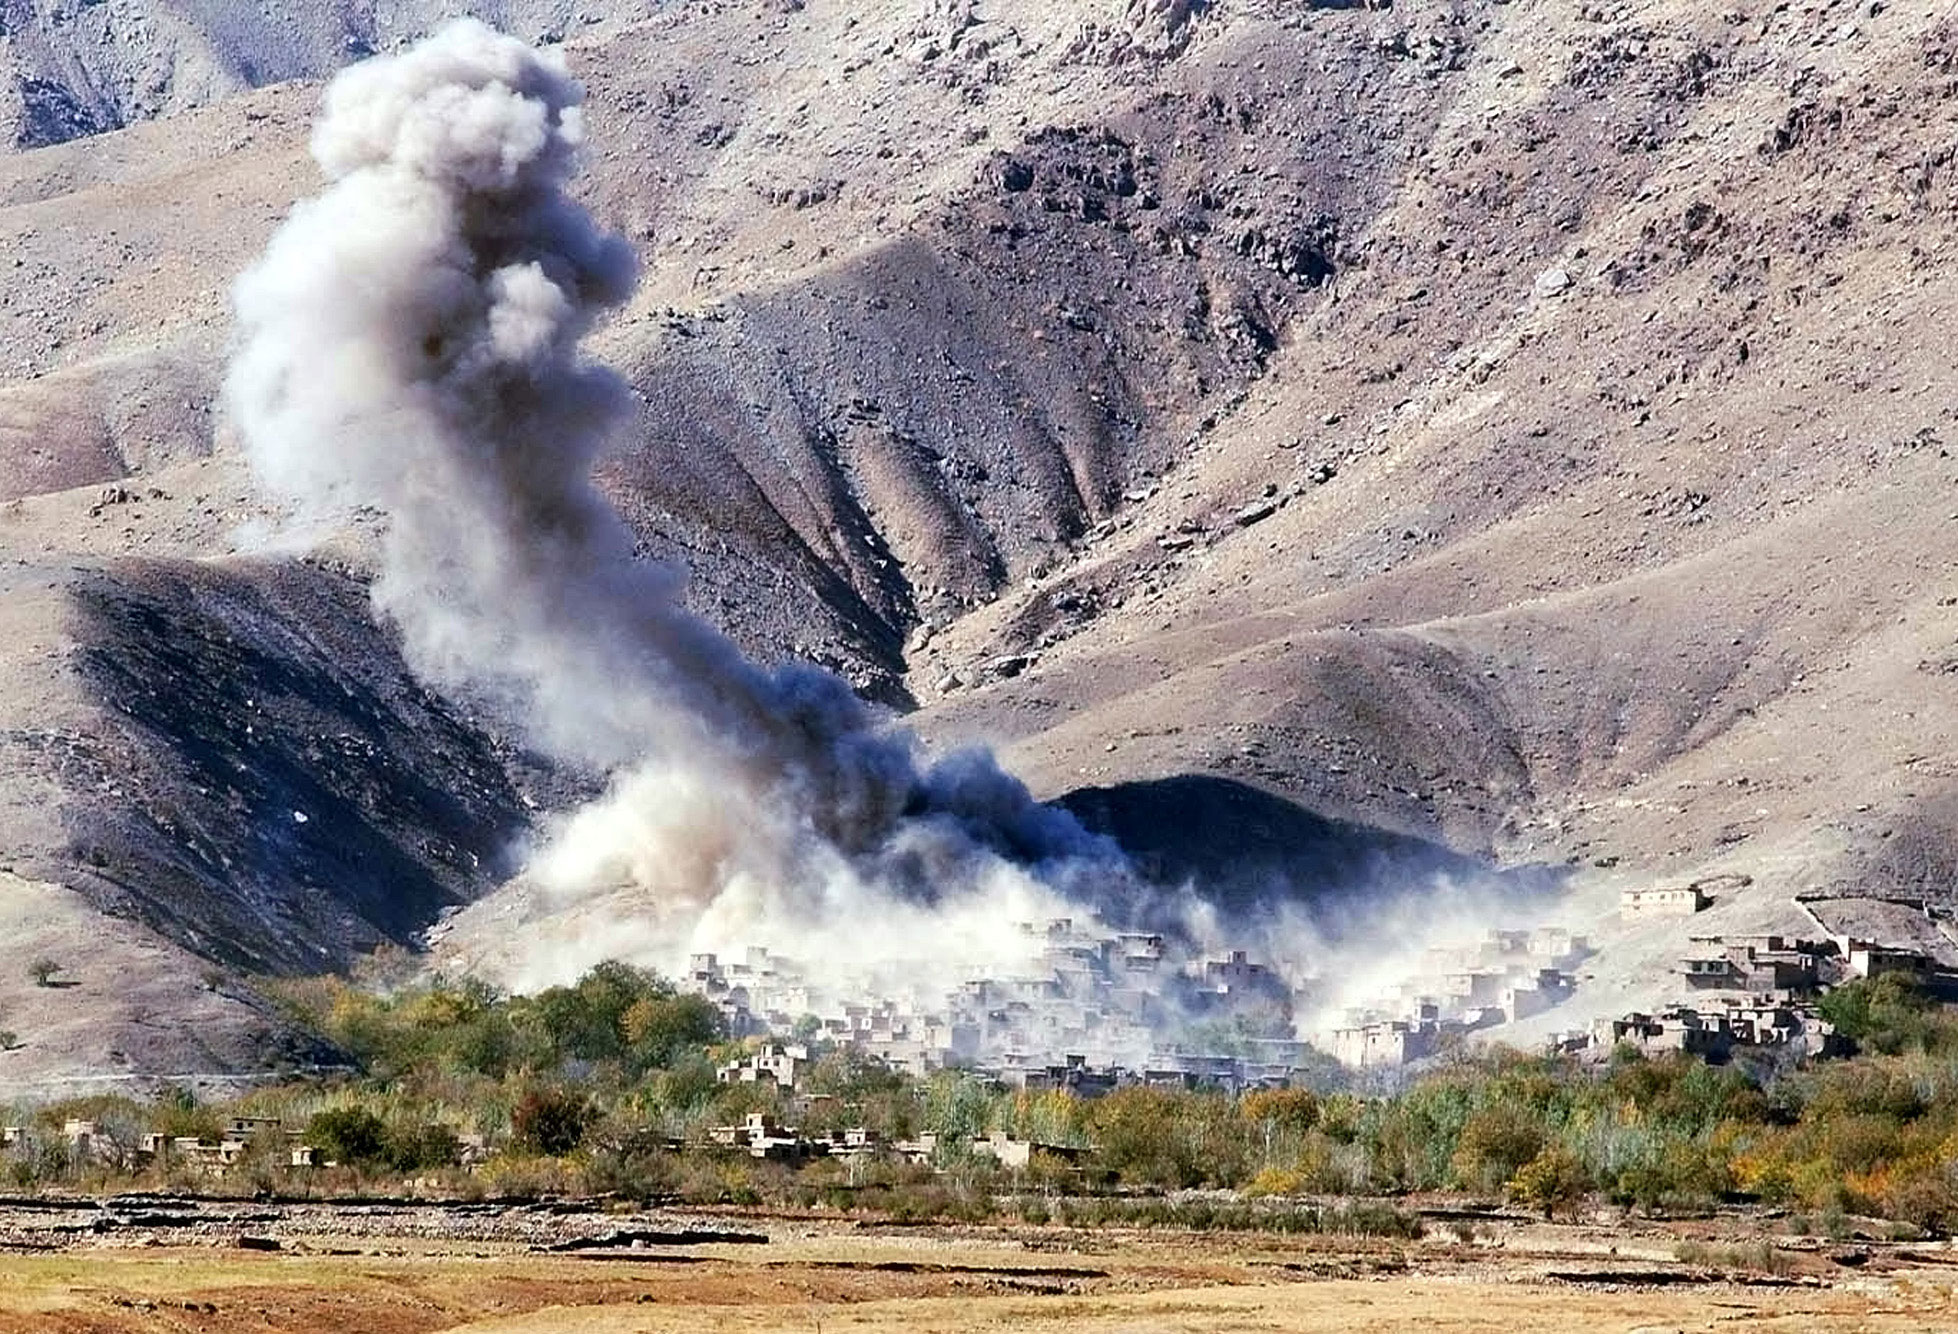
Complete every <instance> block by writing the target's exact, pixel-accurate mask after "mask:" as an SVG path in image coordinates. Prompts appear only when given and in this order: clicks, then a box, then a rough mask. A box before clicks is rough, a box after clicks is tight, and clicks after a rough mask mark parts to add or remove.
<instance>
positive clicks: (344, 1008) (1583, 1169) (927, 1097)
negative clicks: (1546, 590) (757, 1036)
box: [16, 964, 1958, 1229]
mask: <svg viewBox="0 0 1958 1334" xmlns="http://www.w3.org/2000/svg"><path fill="white" fill-rule="evenodd" d="M287 1001H288V1003H289V1004H290V1005H292V1006H293V1008H294V1010H295V1012H296V1013H300V1014H302V1015H304V1016H306V1017H308V1018H309V1019H310V1020H311V1021H312V1022H314V1023H316V1024H317V1025H318V1026H319V1028H320V1029H321V1031H322V1032H323V1034H325V1035H326V1036H328V1037H330V1038H331V1039H332V1040H333V1041H334V1042H335V1043H337V1044H338V1045H339V1046H340V1047H341V1048H342V1049H343V1050H345V1051H347V1052H348V1053H349V1054H350V1055H351V1057H352V1058H353V1060H354V1062H355V1063H356V1069H355V1070H353V1071H350V1072H349V1073H348V1074H347V1075H346V1076H345V1077H343V1078H339V1079H336V1080H318V1079H312V1080H307V1081H301V1082H294V1083H291V1084H286V1085H281V1086H278V1087H275V1088H268V1089H263V1090H260V1091H258V1092H255V1093H253V1094H251V1095H250V1096H248V1097H246V1098H244V1099H242V1100H240V1101H239V1102H237V1103H235V1104H232V1105H228V1106H225V1107H222V1108H220V1107H211V1106H203V1105H199V1104H198V1103H196V1102H195V1100H192V1099H188V1098H186V1097H183V1096H176V1097H172V1098H167V1099H164V1100H162V1101H161V1102H158V1103H156V1104H151V1105H147V1106H144V1105H138V1104H134V1103H129V1102H126V1101H121V1100H114V1099H94V1100H85V1101H81V1102H74V1103H68V1104H62V1105H59V1106H56V1107H50V1108H44V1109H41V1111H40V1112H39V1114H38V1115H39V1119H40V1121H41V1123H42V1124H44V1125H45V1126H48V1127H53V1126H56V1125H58V1124H60V1123H61V1121H62V1120H64V1119H66V1118H69V1117H88V1118H91V1119H96V1120H98V1121H103V1122H105V1123H113V1124H116V1125H119V1126H122V1127H124V1128H125V1129H126V1130H127V1131H128V1132H129V1133H133V1132H134V1131H135V1130H136V1129H137V1128H139V1127H152V1128H154V1129H155V1130H158V1131H161V1132H163V1133H168V1134H190V1135H205V1136H214V1135H215V1134H216V1130H217V1126H218V1123H219V1114H220V1113H224V1114H230V1115H239V1114H242V1115H257V1116H277V1117H279V1118H280V1119H281V1120H282V1121H283V1123H284V1124H285V1125H286V1126H289V1127H303V1128H304V1137H305V1139H306V1141H307V1142H308V1143H311V1144H312V1145H314V1146H315V1148H316V1150H317V1151H318V1156H319V1157H320V1158H322V1159H328V1160H331V1161H333V1162H336V1163H338V1164H341V1165H342V1170H343V1171H344V1172H351V1173H354V1174H355V1175H356V1176H357V1177H359V1178H365V1179H371V1178H375V1177H386V1176H388V1175H394V1176H411V1175H415V1174H423V1173H428V1172H431V1171H436V1172H439V1171H443V1170H454V1169H455V1168H456V1165H457V1163H458V1160H459V1150H460V1145H461V1143H462V1137H464V1136H468V1137H471V1138H480V1139H481V1140H482V1141H484V1142H485V1143H486V1144H487V1145H488V1146H489V1148H488V1152H490V1153H491V1154H492V1155H493V1156H492V1157H491V1159H490V1161H489V1162H488V1163H487V1164H485V1165H484V1166H483V1167H482V1168H481V1169H480V1170H479V1171H478V1172H476V1173H474V1174H473V1177H474V1179H475V1180H477V1181H478V1182H480V1181H483V1180H487V1181H489V1182H492V1183H494V1184H497V1185H499V1186H500V1187H509V1188H512V1189H520V1188H525V1187H526V1186H531V1187H535V1188H539V1189H602V1190H628V1191H631V1190H638V1191H640V1192H641V1193H659V1192H662V1191H679V1192H680V1193H689V1192H691V1193H694V1194H703V1195H705V1196H706V1197H709V1198H712V1197H715V1196H716V1194H717V1192H718V1193H721V1194H728V1195H729V1196H730V1197H735V1196H739V1195H740V1194H741V1193H742V1192H743V1191H746V1190H749V1189H750V1188H751V1185H750V1184H747V1183H750V1178H751V1177H752V1176H753V1174H754V1171H755V1170H758V1169H751V1168H749V1167H746V1166H739V1165H732V1166H731V1165H729V1164H728V1163H726V1162H725V1161H719V1160H715V1159H714V1155H713V1154H711V1153H703V1154H702V1155H701V1157H702V1158H703V1159H704V1160H713V1161H707V1162H706V1165H704V1166H703V1165H700V1164H693V1165H689V1164H687V1163H684V1162H676V1161H674V1159H675V1155H673V1154H672V1153H670V1152H669V1150H668V1146H669V1145H670V1144H671V1143H673V1142H674V1141H681V1142H687V1143H693V1144H702V1143H704V1141H705V1140H706V1133H705V1132H706V1131H707V1130H708V1129H709V1128H710V1127H713V1126H719V1125H726V1124H731V1123H735V1122H738V1121H739V1120H740V1119H741V1118H742V1117H743V1116H745V1115H746V1114H747V1113H749V1112H754V1111H761V1112H767V1113H771V1114H773V1115H775V1116H776V1117H778V1118H781V1119H784V1120H788V1119H790V1118H794V1119H796V1120H799V1121H800V1123H801V1125H802V1128H803V1129H804V1131H805V1132H806V1133H810V1134H820V1133H823V1132H827V1131H833V1130H840V1129H843V1128H845V1127H849V1126H861V1127H864V1128H866V1129H868V1130H869V1131H870V1132H872V1134H873V1136H875V1137H877V1138H880V1139H882V1140H884V1141H886V1142H889V1141H895V1140H900V1139H910V1138H913V1137H915V1136H917V1135H919V1134H920V1133H921V1132H925V1131H931V1132H935V1133H936V1134H937V1135H938V1136H939V1138H940V1145H941V1147H940V1149H939V1162H938V1167H939V1168H940V1169H941V1172H942V1171H943V1170H952V1171H955V1172H957V1173H960V1174H961V1177H960V1179H961V1180H967V1181H978V1182H981V1183H982V1184H983V1183H986V1182H990V1183H991V1184H990V1185H987V1186H986V1188H987V1189H994V1188H997V1189H1002V1190H1006V1189H1016V1190H1017V1189H1026V1188H1029V1187H1038V1188H1042V1189H1047V1190H1060V1189H1063V1188H1080V1187H1082V1186H1084V1185H1087V1184H1091V1183H1092V1184H1100V1185H1114V1186H1117V1187H1120V1188H1124V1189H1127V1190H1131V1191H1143V1192H1147V1191H1169V1190H1179V1189H1184V1188H1190V1187H1211V1188H1224V1189H1233V1190H1237V1191H1240V1192H1242V1193H1244V1194H1246V1195H1248V1196H1258V1197H1288V1196H1308V1195H1381V1194H1392V1193H1400V1192H1413V1191H1457V1192H1466V1193H1471V1194H1474V1195H1477V1196H1482V1197H1492V1196H1497V1195H1501V1194H1505V1193H1506V1194H1508V1195H1509V1196H1511V1197H1513V1198H1516V1199H1519V1200H1522V1201H1525V1202H1527V1203H1529V1204H1531V1205H1534V1206H1536V1207H1539V1208H1542V1209H1544V1210H1546V1211H1555V1210H1557V1209H1559V1208H1562V1207H1565V1206H1567V1205H1569V1204H1571V1203H1573V1202H1575V1201H1577V1200H1580V1199H1582V1198H1585V1197H1587V1196H1592V1195H1597V1196H1602V1197H1606V1198H1609V1199H1612V1200H1615V1201H1619V1202H1622V1203H1625V1204H1628V1205H1631V1206H1634V1207H1638V1208H1642V1209H1646V1210H1652V1211H1658V1210H1683V1209H1699V1208H1705V1207H1708V1206H1710V1205H1712V1204H1714V1203H1716V1202H1718V1201H1720V1200H1723V1199H1728V1198H1734V1197H1750V1198H1755V1199H1759V1200H1763V1201H1766V1202H1769V1203H1774V1204H1787V1205H1790V1206H1796V1207H1801V1208H1806V1209H1812V1210H1818V1211H1830V1210H1842V1211H1849V1212H1861V1213H1877V1214H1885V1215H1889V1216H1892V1217H1895V1218H1899V1219H1904V1220H1908V1221H1909V1222H1911V1223H1913V1224H1915V1225H1917V1226H1920V1227H1924V1228H1931V1229H1946V1228H1950V1227H1953V1226H1958V1023H1954V1021H1953V1017H1952V1015H1951V1014H1950V1013H1949V1012H1947V1011H1945V1010H1943V1009H1942V1008H1941V1007H1938V1006H1935V1005H1933V1004H1931V1003H1930V1002H1929V1001H1928V1000H1927V999H1926V998H1925V997H1924V996H1923V995H1922V994H1921V993H1920V992H1919V991H1917V990H1916V989H1915V988H1914V987H1913V986H1912V985H1911V984H1910V983H1909V982H1907V981H1905V980H1903V979H1900V978H1896V977H1885V978H1881V979H1878V980H1876V981H1874V982H1863V983H1856V984H1853V985H1851V986H1848V987H1844V988H1841V989H1839V990H1837V991H1836V992H1834V993H1832V994H1831V996H1830V997H1829V999H1828V1002H1827V1005H1828V1007H1829V1012H1830V1015H1831V1017H1832V1018H1833V1019H1834V1020H1835V1022H1836V1023H1837V1024H1838V1025H1839V1026H1840V1027H1841V1028H1842V1029H1843V1031H1845V1032H1846V1033H1848V1034H1850V1035H1851V1036H1852V1037H1853V1038H1855V1039H1856V1040H1858V1041H1859V1042H1860V1043H1862V1044H1863V1046H1864V1047H1865V1048H1866V1050H1867V1054H1865V1055H1862V1056H1858V1057H1856V1058H1853V1059H1848V1060H1838V1061H1828V1062H1819V1063H1816V1064H1814V1065H1812V1066H1808V1067H1797V1068H1793V1069H1778V1070H1749V1069H1743V1068H1741V1067H1739V1066H1731V1065H1730V1066H1711V1065H1708V1064H1706V1063H1705V1062H1703V1061H1701V1060H1699V1059H1698V1058H1695V1057H1690V1056H1686V1055H1683V1054H1675V1055H1670V1056H1667V1057H1663V1058H1655V1059H1646V1058H1644V1057H1641V1056H1639V1055H1638V1054H1637V1053H1636V1052H1635V1051H1633V1050H1631V1049H1629V1048H1624V1049H1621V1050H1620V1051H1619V1052H1617V1053H1615V1054H1614V1056H1613V1057H1612V1059H1611V1060H1610V1061H1609V1062H1608V1063H1607V1064H1605V1065H1604V1066H1603V1067H1601V1068H1598V1067H1585V1066H1581V1065H1579V1064H1577V1063H1575V1062H1572V1061H1569V1060H1565V1059H1553V1058H1543V1057H1529V1056H1523V1055H1519V1054H1517V1053H1513V1052H1503V1051H1496V1052H1492V1053H1488V1054H1484V1055H1480V1056H1474V1057H1463V1058H1461V1059H1458V1060H1456V1061H1454V1062H1452V1063H1450V1064H1448V1065H1446V1066H1444V1067H1442V1068H1440V1069H1436V1070H1434V1071H1431V1072H1429V1073H1427V1074H1425V1075H1423V1076H1421V1077H1420V1078H1418V1079H1416V1080H1414V1081H1413V1082H1412V1083H1411V1084H1409V1085H1408V1086H1407V1087H1405V1088H1403V1089H1400V1090H1398V1091H1396V1092H1392V1093H1383V1094H1375V1095H1367V1094H1362V1093H1356V1092H1352V1091H1346V1090H1341V1089H1338V1088H1334V1087H1330V1086H1327V1087H1321V1088H1317V1089H1312V1088H1289V1089H1272V1090H1257V1091H1252V1092H1247V1093H1245V1094H1243V1095H1241V1096H1236V1097H1233V1096H1227V1095H1225V1094H1223V1093H1220V1092H1215V1091H1203V1090H1182V1089H1159V1088H1150V1087H1141V1086H1137V1087H1128V1088H1122V1089H1119V1090H1117V1091H1115V1092H1113V1093H1111V1094H1109V1095H1107V1096H1105V1097H1101V1098H1096V1099H1079V1098H1076V1097H1074V1096H1072V1095H1070V1094H1067V1093H1065V1092H1046V1093H1035V1094H1027V1093H1010V1092H1004V1091H1001V1090H999V1089H997V1088H995V1087H992V1086H989V1085H988V1084H986V1083H985V1082H984V1081H982V1080H980V1079H978V1078H976V1077H974V1076H972V1075H969V1074H964V1073H960V1072H956V1071H945V1072H940V1073H938V1074H935V1075H933V1076H931V1077H930V1078H928V1079H922V1080H919V1079H910V1078H906V1077H903V1076H900V1075H898V1074H895V1073H893V1072H892V1071H890V1070H888V1069H886V1068H884V1067H883V1066H881V1065H879V1064H877V1063H875V1062H871V1061H867V1060H865V1059H863V1058H861V1057H859V1056H857V1055H856V1054H854V1053H852V1052H850V1051H848V1050H843V1049H834V1050H829V1051H826V1052H823V1053H822V1054H821V1055H820V1057H819V1059H817V1060H816V1061H815V1062H814V1064H813V1067H812V1068H811V1069H810V1071H809V1072H808V1074H807V1076H806V1077H805V1078H801V1079H799V1081H798V1088H797V1090H796V1091H795V1096H794V1097H793V1099H792V1098H791V1097H790V1096H789V1095H788V1094H786V1093H784V1092H783V1091H781V1090H778V1089H776V1088H775V1087H774V1086H773V1085H772V1084H769V1083H766V1082H762V1083H729V1084H722V1083H719V1082H717V1080H716V1077H715V1070H716V1065H717V1064H718V1063H719V1062H722V1061H725V1060H728V1059H731V1058H733V1057H734V1056H736V1055H738V1054H739V1053H740V1052H741V1051H742V1050H743V1048H742V1047H741V1046H740V1045H739V1044H730V1043H728V1042H727V1041H726V1040H725V1036H724V1034H723V1032H722V1030H721V1028H720V1025H719V1022H718V1016H717V1015H716V1013H715V1011H714V1010H713V1008H712V1007H711V1006H710V1005H708V1004H707V1003H706V1002H705V1001H703V1000H701V999H700V998H699V997H696V996H690V995H686V994H682V993H680V992H678V991H677V990H676V989H675V988H673V987H672V986H671V985H670V984H669V983H667V982H665V981H663V980H662V979H659V978H657V977H655V976H652V975H651V974H648V973H645V972H642V971H640V970H636V969H632V968H628V967H625V966H623V965H618V964H607V965H604V966H602V967H600V968H598V969H594V970H593V971H592V972H591V973H590V974H587V975H586V976H585V977H584V978H582V979H580V980H579V981H578V982H577V983H576V984H575V985H573V986H568V987H559V988H553V989H551V990H548V991H545V992H542V993H540V994H538V995H535V996H528V997H512V996H504V995H501V994H499V993H497V992H495V991H494V990H492V989H490V988H488V987H485V986H483V985H481V984H480V983H476V982H472V981H461V982H448V981H436V982H432V983H426V984H422V985H417V986H411V987H406V988H402V989H398V990H396V991H394V992H392V993H390V994H386V995H381V994H376V993H373V992H370V991H366V990H362V989H360V988H357V987H353V986H350V985H348V984H346V983H343V982H337V981H320V982H314V983H310V984H307V985H306V986H304V987H299V988H293V989H291V990H289V991H288V993H287ZM993 1131H1000V1132H1005V1133H1008V1134H1011V1135H1014V1136H1016V1137H1020V1138H1023V1139H1029V1140H1032V1141H1034V1142H1035V1143H1036V1144H1044V1145H1050V1146H1055V1147H1057V1148H1066V1149H1069V1150H1073V1151H1078V1152H1070V1153H1069V1154H1067V1155H1065V1158H1066V1160H1067V1161H1066V1162H1063V1161H1062V1156H1060V1155H1056V1156H1053V1157H1051V1158H1048V1159H1045V1160H1042V1159H1040V1158H1038V1157H1037V1158H1036V1161H1035V1164H1034V1166H1033V1167H1032V1168H1031V1169H1030V1170H1029V1172H1028V1173H1025V1174H1022V1175H1021V1176H1020V1177H1019V1178H1017V1179H1013V1180H1004V1179H995V1177H994V1175H993V1174H994V1171H995V1169H993V1168H991V1167H989V1166H988V1165H987V1164H986V1163H985V1162H983V1161H981V1160H977V1159H975V1158H974V1157H973V1155H972V1148H971V1146H972V1143H973V1141H974V1139H975V1138H977V1137H980V1136H984V1135H986V1134H987V1133H989V1132H993ZM1081 1164H1085V1166H1082V1165H1081ZM18 1167H19V1164H18V1163H17V1164H16V1168H17V1169H18ZM838 1170H839V1169H838V1168H837V1167H836V1166H835V1165H834V1164H819V1165H817V1166H813V1167H810V1168H808V1169H806V1170H805V1171H803V1172H802V1173H800V1174H797V1173H782V1172H776V1171H775V1169H772V1168H771V1169H769V1171H770V1172H772V1173H774V1175H773V1176H772V1177H771V1178H770V1179H771V1180H774V1181H775V1183H776V1188H777V1189H778V1191H788V1190H793V1189H801V1190H804V1191H805V1193H806V1191H807V1190H809V1189H814V1188H821V1189H823V1190H832V1189H840V1188H843V1187H854V1186H862V1185H864V1184H865V1183H866V1182H869V1183H871V1184H881V1185H883V1186H887V1187H890V1186H898V1185H903V1184H904V1183H905V1182H907V1181H910V1182H911V1184H912V1185H914V1186H915V1185H917V1184H918V1183H917V1181H915V1180H913V1179H912V1178H909V1177H906V1176H905V1175H904V1173H903V1172H901V1171H899V1170H898V1169H897V1168H896V1166H895V1165H894V1164H890V1163H887V1164H884V1165H881V1166H877V1167H876V1168H875V1170H874V1172H873V1173H872V1175H871V1176H870V1177H866V1176H865V1175H864V1172H865V1169H864V1168H863V1167H862V1166H861V1165H859V1166H855V1167H853V1168H852V1169H851V1175H850V1177H849V1178H848V1179H842V1178H839V1177H838V1176H837V1172H838ZM877 1173H881V1174H882V1175H881V1176H878V1175H876V1174H877ZM16 1176H17V1179H19V1172H18V1170H17V1171H16ZM927 1176H929V1174H927ZM798 1182H800V1183H801V1184H800V1185H799V1186H798V1185H797V1183H798Z"/></svg>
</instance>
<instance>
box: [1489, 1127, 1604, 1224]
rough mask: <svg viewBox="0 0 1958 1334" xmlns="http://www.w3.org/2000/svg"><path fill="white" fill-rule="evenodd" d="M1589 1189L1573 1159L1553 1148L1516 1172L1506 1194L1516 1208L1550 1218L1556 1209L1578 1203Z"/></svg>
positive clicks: (1582, 1172)
mask: <svg viewBox="0 0 1958 1334" xmlns="http://www.w3.org/2000/svg"><path fill="white" fill-rule="evenodd" d="M1589 1186H1590V1182H1589V1181H1588V1180H1586V1178H1585V1174H1584V1164H1583V1163H1581V1162H1579V1161H1578V1160H1577V1155H1575V1154H1573V1153H1572V1152H1571V1151H1570V1150H1569V1149H1566V1148H1564V1147H1563V1146H1562V1145H1555V1144H1553V1145H1551V1146H1550V1147H1549V1148H1546V1149H1544V1150H1543V1151H1542V1152H1540V1153H1538V1154H1537V1155H1536V1157H1534V1158H1532V1159H1530V1161H1529V1162H1527V1163H1525V1164H1524V1165H1523V1166H1522V1167H1520V1168H1518V1169H1517V1172H1516V1175H1515V1176H1514V1177H1512V1178H1511V1179H1510V1181H1509V1186H1508V1190H1509V1195H1510V1198H1512V1199H1514V1200H1516V1201H1517V1202H1518V1203H1519V1204H1524V1205H1528V1206H1529V1207H1530V1208H1532V1209H1541V1210H1543V1216H1544V1217H1545V1218H1551V1217H1553V1216H1554V1215H1555V1213H1556V1211H1557V1210H1558V1209H1562V1208H1567V1207H1569V1206H1570V1205H1573V1204H1576V1203H1577V1201H1579V1200H1580V1199H1582V1198H1583V1197H1584V1192H1585V1191H1586V1190H1587V1189H1588V1188H1589Z"/></svg>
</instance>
